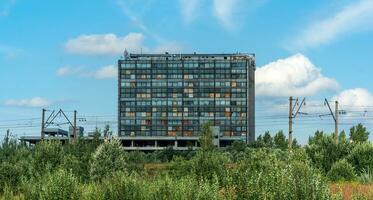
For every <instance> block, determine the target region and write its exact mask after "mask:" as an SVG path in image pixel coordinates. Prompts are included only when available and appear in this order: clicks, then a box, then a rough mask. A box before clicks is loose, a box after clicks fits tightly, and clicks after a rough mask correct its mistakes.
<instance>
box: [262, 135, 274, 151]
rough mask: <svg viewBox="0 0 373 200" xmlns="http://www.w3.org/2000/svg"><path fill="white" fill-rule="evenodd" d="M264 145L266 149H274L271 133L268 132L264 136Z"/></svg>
mask: <svg viewBox="0 0 373 200" xmlns="http://www.w3.org/2000/svg"><path fill="white" fill-rule="evenodd" d="M263 143H264V147H267V148H272V147H273V139H272V136H271V134H270V133H269V131H266V132H265V133H264V136H263Z"/></svg>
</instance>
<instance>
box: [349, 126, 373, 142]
mask: <svg viewBox="0 0 373 200" xmlns="http://www.w3.org/2000/svg"><path fill="white" fill-rule="evenodd" d="M368 138H369V132H367V130H366V128H365V127H364V126H363V125H362V124H358V125H356V126H353V127H351V129H350V140H351V141H353V142H366V141H368Z"/></svg>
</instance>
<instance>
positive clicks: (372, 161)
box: [347, 142, 373, 173]
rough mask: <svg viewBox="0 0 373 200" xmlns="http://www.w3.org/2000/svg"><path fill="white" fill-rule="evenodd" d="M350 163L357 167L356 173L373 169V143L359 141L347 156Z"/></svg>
mask: <svg viewBox="0 0 373 200" xmlns="http://www.w3.org/2000/svg"><path fill="white" fill-rule="evenodd" d="M347 160H348V162H349V163H351V164H352V166H353V167H354V168H355V170H356V173H361V172H362V171H364V170H365V171H367V170H372V169H373V144H372V143H368V142H365V143H359V144H356V146H355V147H354V148H353V149H352V152H351V153H350V155H349V156H348V157H347Z"/></svg>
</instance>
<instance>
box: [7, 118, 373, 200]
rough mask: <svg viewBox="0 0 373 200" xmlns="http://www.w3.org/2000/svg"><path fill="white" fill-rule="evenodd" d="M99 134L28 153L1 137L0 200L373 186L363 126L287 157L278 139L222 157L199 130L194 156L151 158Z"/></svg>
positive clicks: (326, 194) (230, 195)
mask: <svg viewBox="0 0 373 200" xmlns="http://www.w3.org/2000/svg"><path fill="white" fill-rule="evenodd" d="M104 132H105V133H104V134H105V135H106V136H107V137H106V138H107V139H105V141H99V140H98V137H96V138H95V139H94V140H78V142H77V143H74V144H66V145H62V144H61V143H59V142H57V141H42V142H40V143H38V144H37V145H35V146H33V147H27V146H25V145H24V144H22V143H19V142H17V141H16V139H15V138H13V137H12V136H11V134H10V133H9V132H8V133H7V135H6V137H5V138H4V140H3V143H2V145H1V147H0V161H1V162H0V199H31V200H32V199H83V200H88V199H93V200H95V199H97V200H104V199H105V200H106V199H131V200H132V199H134V200H136V199H185V200H187V199H224V200H225V199H226V200H233V199H280V200H281V199H339V198H340V195H332V192H331V191H330V189H329V184H331V183H333V182H346V181H355V182H360V183H362V184H371V183H372V182H373V181H372V177H373V176H372V173H371V171H372V169H373V144H372V143H371V142H369V141H367V139H366V138H367V136H369V133H368V132H366V130H365V128H364V127H363V126H362V125H357V126H356V127H353V128H351V130H350V134H349V135H350V137H347V136H346V134H345V133H342V134H340V137H339V142H338V143H337V142H336V141H335V140H334V138H333V136H332V135H329V134H325V133H323V132H322V131H317V132H316V133H315V134H314V136H312V137H310V138H309V142H308V144H307V145H305V146H304V147H301V146H300V145H295V147H296V148H294V149H293V150H292V151H289V150H288V149H287V142H288V141H287V139H286V136H285V134H284V133H283V132H282V131H280V132H278V133H276V134H275V135H274V136H273V137H272V136H271V134H270V133H269V132H266V133H265V134H264V135H263V136H261V135H260V136H258V140H257V141H256V142H254V143H252V144H250V145H246V144H245V143H244V142H242V141H236V142H234V143H233V145H232V146H230V147H229V148H227V149H225V150H222V149H217V148H215V147H214V145H213V143H212V138H213V134H212V129H211V127H210V125H209V124H205V125H204V126H203V127H202V131H201V138H200V144H201V148H200V149H199V150H196V151H195V150H192V149H190V150H188V151H176V150H173V149H172V148H171V147H170V148H167V149H165V150H163V151H157V152H152V153H144V152H138V151H133V152H125V151H123V150H122V149H121V146H120V143H119V141H117V140H116V139H113V138H112V137H111V134H112V133H111V132H110V129H108V128H106V129H105V130H104ZM100 134H101V132H100V130H97V136H98V135H100ZM295 144H296V143H295ZM159 166H161V167H159ZM367 187H369V186H367ZM356 198H365V197H360V196H356Z"/></svg>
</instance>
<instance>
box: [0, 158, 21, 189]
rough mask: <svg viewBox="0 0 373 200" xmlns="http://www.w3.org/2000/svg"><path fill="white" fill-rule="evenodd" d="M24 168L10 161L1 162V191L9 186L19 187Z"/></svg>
mask: <svg viewBox="0 0 373 200" xmlns="http://www.w3.org/2000/svg"><path fill="white" fill-rule="evenodd" d="M21 177H22V170H21V169H20V168H19V167H18V165H13V164H11V163H9V162H1V163H0V193H2V192H4V191H3V190H4V189H5V188H7V187H8V186H9V187H10V188H13V189H14V188H18V185H19V184H20V182H21Z"/></svg>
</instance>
